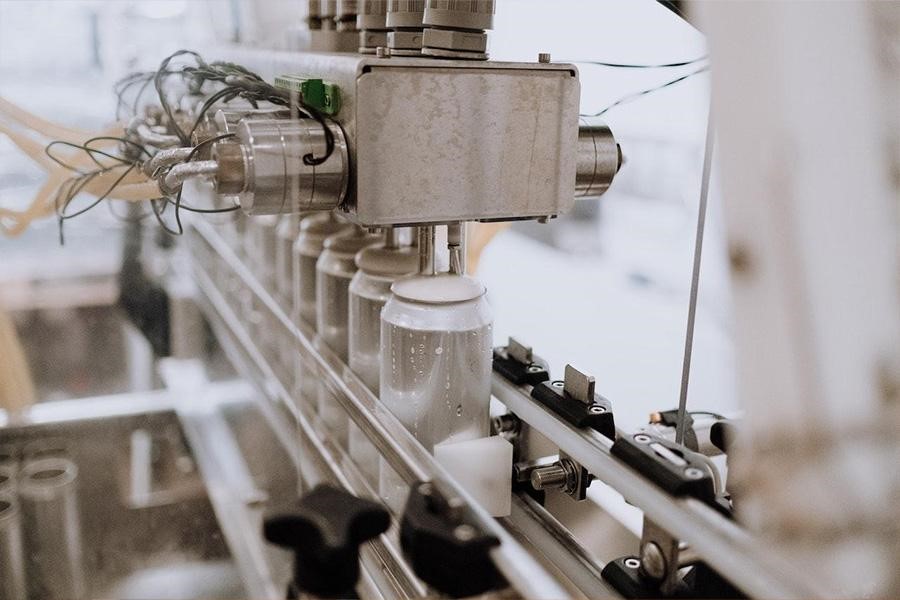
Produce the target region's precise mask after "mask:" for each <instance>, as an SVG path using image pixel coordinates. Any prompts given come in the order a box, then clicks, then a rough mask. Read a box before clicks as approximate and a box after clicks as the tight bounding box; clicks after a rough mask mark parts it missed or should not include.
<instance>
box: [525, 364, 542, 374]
mask: <svg viewBox="0 0 900 600" xmlns="http://www.w3.org/2000/svg"><path fill="white" fill-rule="evenodd" d="M541 371H543V369H542V368H541V367H539V366H537V365H531V366H530V367H528V372H529V373H539V372H541Z"/></svg>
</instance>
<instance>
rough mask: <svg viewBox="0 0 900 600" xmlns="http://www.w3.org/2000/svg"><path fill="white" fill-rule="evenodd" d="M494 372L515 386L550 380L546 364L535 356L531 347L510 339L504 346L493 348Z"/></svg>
mask: <svg viewBox="0 0 900 600" xmlns="http://www.w3.org/2000/svg"><path fill="white" fill-rule="evenodd" d="M494 370H495V371H497V372H498V373H500V374H501V375H503V377H505V378H506V379H508V380H509V381H510V382H512V383H513V384H515V385H525V384H527V385H537V384H539V383H541V382H544V381H547V380H549V379H550V370H549V368H548V366H547V362H546V361H545V360H543V359H542V358H540V357H539V356H535V355H534V353H533V352H532V351H531V346H526V345H525V344H523V343H521V342H519V341H518V340H516V339H515V338H512V337H511V338H509V342H508V343H507V345H506V346H500V347H498V348H494Z"/></svg>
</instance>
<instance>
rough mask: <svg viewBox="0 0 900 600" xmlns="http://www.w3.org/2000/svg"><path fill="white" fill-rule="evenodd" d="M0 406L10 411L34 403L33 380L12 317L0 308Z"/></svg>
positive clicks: (15, 410) (18, 409) (12, 411)
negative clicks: (0, 358)
mask: <svg viewBox="0 0 900 600" xmlns="http://www.w3.org/2000/svg"><path fill="white" fill-rule="evenodd" d="M0 357H2V360H0V408H3V409H5V410H7V411H9V412H11V413H15V412H18V411H20V410H22V409H24V408H27V407H29V406H31V405H32V404H34V401H35V389H34V380H33V379H32V378H31V370H30V369H29V368H28V361H27V360H26V359H25V351H24V349H23V348H22V343H21V342H20V341H19V335H18V333H16V328H15V326H14V325H13V322H12V319H10V317H9V315H8V314H7V313H6V311H5V310H3V309H2V308H0Z"/></svg>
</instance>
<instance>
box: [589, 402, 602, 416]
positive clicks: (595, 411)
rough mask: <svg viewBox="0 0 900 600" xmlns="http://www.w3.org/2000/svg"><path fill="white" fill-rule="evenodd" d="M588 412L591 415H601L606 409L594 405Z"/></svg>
mask: <svg viewBox="0 0 900 600" xmlns="http://www.w3.org/2000/svg"><path fill="white" fill-rule="evenodd" d="M588 412H589V413H591V414H592V415H602V414H603V413H605V412H606V409H605V408H603V407H602V406H600V405H599V404H594V405H593V406H591V407H590V408H589V409H588Z"/></svg>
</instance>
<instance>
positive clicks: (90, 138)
mask: <svg viewBox="0 0 900 600" xmlns="http://www.w3.org/2000/svg"><path fill="white" fill-rule="evenodd" d="M176 61H180V62H182V63H184V64H179V65H176V64H175V62H176ZM151 84H152V86H153V90H154V91H155V92H156V97H157V98H156V100H157V101H158V107H156V108H155V110H154V107H152V106H144V103H145V98H144V96H145V94H146V92H147V91H148V90H149V89H150V86H151ZM114 92H115V94H116V97H117V109H116V117H117V119H118V120H119V122H118V123H117V124H116V125H114V126H112V127H110V128H109V129H107V130H105V131H102V132H96V133H93V132H86V131H82V130H78V129H73V128H68V127H63V126H60V125H57V124H54V123H51V122H49V121H46V120H44V119H41V118H40V117H38V116H36V115H33V114H31V113H29V112H28V111H26V110H24V109H22V108H20V107H18V106H16V105H14V104H12V103H10V102H8V101H6V100H3V99H2V98H0V133H2V134H5V135H6V136H7V137H9V139H10V140H12V142H13V143H14V144H16V145H17V146H18V147H19V148H20V149H21V150H22V151H24V152H25V153H26V154H27V155H28V156H29V157H30V158H31V159H32V160H33V161H34V162H35V163H37V164H38V165H39V166H41V167H42V168H43V169H44V170H45V171H46V172H47V180H46V182H45V183H44V185H43V186H42V187H41V188H40V190H39V191H38V193H37V195H36V197H35V198H34V199H33V200H32V202H31V203H30V204H29V205H28V207H27V208H25V209H24V210H14V209H10V208H0V231H2V232H3V233H4V234H5V235H6V236H10V237H12V236H17V235H20V234H21V233H22V232H23V231H25V230H26V229H27V228H28V226H29V225H30V224H31V223H32V222H33V221H34V220H36V219H40V218H43V217H46V216H49V215H51V214H53V213H55V214H56V217H57V220H58V223H59V231H60V242H61V243H64V237H63V224H64V222H65V221H66V220H68V219H71V218H74V217H77V216H79V215H82V214H84V213H86V212H87V211H89V210H91V209H93V208H94V207H96V206H98V205H99V204H100V203H102V202H103V201H104V200H107V199H109V200H124V201H131V202H149V204H150V207H151V209H152V211H153V214H154V215H155V216H156V218H157V220H158V221H159V223H160V224H161V225H162V226H163V227H164V228H165V230H166V231H168V232H170V233H172V234H180V233H182V232H183V228H182V226H181V220H180V217H179V214H178V213H179V211H180V210H188V211H194V212H202V213H217V212H228V211H233V210H236V209H237V208H238V207H237V206H229V207H225V208H220V207H213V208H201V207H191V206H186V205H184V204H183V203H182V202H181V191H180V188H179V189H178V190H177V191H174V192H173V191H171V190H164V189H161V188H160V185H159V184H158V183H157V181H161V180H162V179H163V178H164V177H165V174H166V173H165V171H166V170H167V169H169V168H171V167H172V166H174V165H175V164H178V163H172V162H170V163H168V164H167V165H166V169H163V170H162V171H161V172H159V171H158V172H148V171H147V169H145V168H144V166H145V165H146V164H147V163H148V162H149V161H150V160H151V159H152V158H153V157H154V156H155V155H156V154H157V153H158V152H160V151H161V150H162V149H166V148H171V147H173V146H179V147H180V149H182V150H183V151H182V152H181V153H180V155H179V156H180V157H181V159H180V160H179V161H178V162H190V161H192V160H194V159H195V158H196V157H197V156H198V154H199V151H200V150H202V149H203V148H205V147H207V146H208V145H210V144H212V143H215V142H217V141H220V140H222V139H225V138H226V137H230V136H229V135H223V136H215V137H212V138H208V139H205V140H200V141H199V142H198V143H196V145H193V146H192V143H191V141H192V139H193V138H194V134H195V132H196V131H197V129H198V126H199V125H200V123H201V122H202V120H203V119H204V118H205V117H206V115H207V113H208V112H209V111H210V110H212V109H213V108H214V107H217V106H220V105H222V104H224V103H227V102H230V101H232V100H236V99H240V100H241V101H242V102H244V103H246V104H247V105H249V106H250V107H252V108H258V107H259V106H260V104H263V103H264V104H267V105H270V106H277V107H285V108H289V109H290V110H291V111H292V114H295V115H296V116H299V117H305V118H311V119H314V120H315V121H317V122H318V123H319V124H321V126H322V128H323V131H324V133H325V146H326V147H325V152H324V153H323V154H322V155H321V156H314V155H313V154H311V153H310V154H307V155H305V156H303V157H302V160H303V162H304V163H305V164H307V165H319V164H322V163H323V162H325V161H326V160H328V158H329V157H330V156H331V154H332V153H333V151H334V136H333V134H332V132H331V129H330V128H329V127H328V124H327V122H326V120H325V117H324V115H322V114H321V113H320V112H319V111H318V110H316V109H314V108H313V107H311V106H309V105H307V104H306V103H305V102H304V101H303V98H302V97H299V96H297V95H296V94H293V93H290V92H288V91H286V90H282V89H279V88H276V87H274V86H273V85H271V84H269V83H267V82H265V81H264V80H263V79H262V78H261V77H260V76H259V75H257V74H255V73H253V72H252V71H250V70H249V69H247V68H245V67H243V66H241V65H237V64H234V63H229V62H222V61H216V62H206V61H205V60H203V58H202V57H201V56H200V55H199V54H197V53H196V52H193V51H190V50H179V51H178V52H175V53H173V54H172V55H170V56H168V57H166V58H165V59H164V60H163V61H162V63H161V64H160V66H159V68H158V69H157V70H156V71H146V72H138V73H133V74H131V75H128V76H127V77H125V78H123V79H121V80H119V81H118V82H117V83H116V84H115V86H114ZM130 94H131V95H132V97H131V98H127V97H128V96H129V95H130ZM192 97H193V98H198V99H200V101H199V103H198V104H199V106H197V108H196V109H195V110H192V111H190V113H188V112H186V111H184V110H181V109H180V108H177V106H179V105H180V104H181V103H182V102H183V101H184V100H186V99H189V98H192ZM126 98H127V99H126ZM142 106H143V114H140V111H141V108H142ZM123 111H126V114H123ZM4 121H7V123H4ZM48 140H50V141H49V142H48ZM82 195H89V196H93V199H92V200H90V201H89V202H88V203H87V204H86V205H84V206H81V207H78V208H73V203H74V202H75V200H76V198H78V197H79V196H82ZM169 205H173V206H174V207H175V222H176V228H175V229H173V228H171V227H169V226H167V225H166V223H165V222H164V221H163V218H162V214H163V213H164V211H165V210H166V207H167V206H169ZM138 218H142V216H141V217H138Z"/></svg>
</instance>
